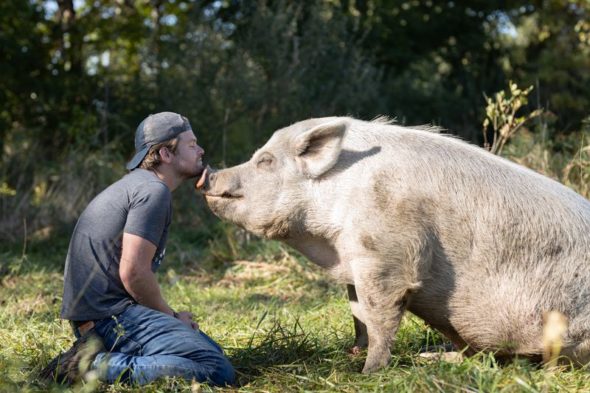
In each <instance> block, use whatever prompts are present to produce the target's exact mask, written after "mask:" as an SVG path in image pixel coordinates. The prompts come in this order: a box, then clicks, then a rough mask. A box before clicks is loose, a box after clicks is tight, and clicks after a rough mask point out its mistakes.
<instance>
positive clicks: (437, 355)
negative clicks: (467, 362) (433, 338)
mask: <svg viewBox="0 0 590 393" xmlns="http://www.w3.org/2000/svg"><path fill="white" fill-rule="evenodd" d="M418 356H420V358H421V359H424V360H427V361H435V362H441V361H442V362H447V363H455V364H456V363H461V362H462V361H463V354H462V353H461V352H423V353H421V354H420V355H418Z"/></svg>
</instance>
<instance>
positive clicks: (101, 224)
mask: <svg viewBox="0 0 590 393" xmlns="http://www.w3.org/2000/svg"><path fill="white" fill-rule="evenodd" d="M171 216H172V195H171V193H170V190H169V189H168V187H167V186H166V184H165V183H164V182H163V181H161V180H160V179H159V178H158V177H157V176H156V175H155V174H154V173H153V172H150V171H147V170H144V169H135V170H134V171H132V172H130V173H129V174H127V175H125V176H124V177H123V178H122V179H120V180H119V181H117V182H116V183H113V184H112V185H111V186H109V187H108V188H107V189H106V190H104V191H103V192H101V193H100V194H98V195H97V196H96V197H95V198H94V199H93V200H92V202H90V204H89V205H88V206H87V207H86V209H85V210H84V212H82V215H81V216H80V218H79V219H78V223H77V224H76V228H75V229H74V233H73V235H72V239H71V240H70V247H69V249H68V255H67V257H66V266H65V273H64V293H63V303H62V308H61V317H62V318H64V319H69V320H72V321H87V320H98V319H103V318H107V317H110V316H112V315H117V314H119V313H121V312H122V311H123V310H124V309H125V308H126V307H127V306H128V305H129V304H131V303H132V302H133V298H132V297H131V295H129V293H127V291H126V290H125V287H124V286H123V283H122V282H121V278H120V276H119V261H120V259H121V243H122V240H123V232H125V233H130V234H133V235H137V236H140V237H142V238H144V239H147V240H149V241H150V242H152V243H153V244H154V245H156V246H157V251H156V254H155V256H154V259H153V261H152V270H153V271H155V270H156V269H157V268H158V266H159V265H160V263H161V262H162V259H163V258H164V253H165V252H166V249H165V247H166V238H167V235H168V226H169V225H170V220H171Z"/></svg>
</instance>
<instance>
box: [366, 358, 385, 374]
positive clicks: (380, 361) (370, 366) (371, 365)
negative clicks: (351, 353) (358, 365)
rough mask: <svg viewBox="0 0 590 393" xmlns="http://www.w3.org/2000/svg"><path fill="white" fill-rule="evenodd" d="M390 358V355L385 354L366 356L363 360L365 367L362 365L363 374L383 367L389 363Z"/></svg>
mask: <svg viewBox="0 0 590 393" xmlns="http://www.w3.org/2000/svg"><path fill="white" fill-rule="evenodd" d="M390 359H391V355H390V354H387V355H386V356H385V355H383V356H381V357H371V356H369V357H367V360H366V361H365V367H363V374H370V373H373V372H375V371H378V370H379V369H382V368H383V367H386V366H387V365H388V364H389V360H390Z"/></svg>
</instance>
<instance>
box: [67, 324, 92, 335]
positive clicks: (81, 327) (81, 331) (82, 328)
mask: <svg viewBox="0 0 590 393" xmlns="http://www.w3.org/2000/svg"><path fill="white" fill-rule="evenodd" d="M72 326H73V328H74V330H75V333H76V336H78V337H82V336H84V335H85V334H86V333H88V332H89V331H90V330H91V329H93V328H94V321H72Z"/></svg>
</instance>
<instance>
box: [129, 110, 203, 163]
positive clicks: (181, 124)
mask: <svg viewBox="0 0 590 393" xmlns="http://www.w3.org/2000/svg"><path fill="white" fill-rule="evenodd" d="M185 131H192V127H191V125H190V123H189V122H188V119H187V118H186V117H184V116H181V115H179V114H178V113H174V112H160V113H156V114H155V115H149V116H148V117H146V118H145V119H143V121H142V122H141V123H139V126H137V130H136V131H135V155H134V156H133V158H132V159H131V161H129V162H128V163H127V169H129V170H130V171H131V170H133V169H135V168H137V167H138V166H139V164H141V162H142V161H143V159H144V158H145V156H146V154H147V153H148V151H149V150H150V147H152V146H154V145H157V144H158V143H161V142H164V141H167V140H170V139H173V138H176V137H177V136H178V135H179V134H181V133H183V132H185Z"/></svg>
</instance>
